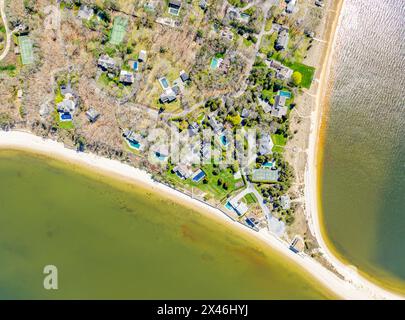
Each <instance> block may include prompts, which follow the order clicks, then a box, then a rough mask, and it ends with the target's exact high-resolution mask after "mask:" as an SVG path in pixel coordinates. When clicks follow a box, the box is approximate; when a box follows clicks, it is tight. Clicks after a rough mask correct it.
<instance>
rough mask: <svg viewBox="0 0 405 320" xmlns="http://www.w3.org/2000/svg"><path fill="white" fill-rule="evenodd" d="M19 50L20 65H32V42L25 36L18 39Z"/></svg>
mask: <svg viewBox="0 0 405 320" xmlns="http://www.w3.org/2000/svg"><path fill="white" fill-rule="evenodd" d="M18 42H19V44H20V50H21V61H22V64H24V65H25V64H31V63H34V52H33V50H32V42H31V40H30V38H28V37H27V36H21V37H19V38H18Z"/></svg>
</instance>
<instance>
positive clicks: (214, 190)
mask: <svg viewBox="0 0 405 320" xmlns="http://www.w3.org/2000/svg"><path fill="white" fill-rule="evenodd" d="M214 169H215V168H214V167H213V165H205V166H203V167H202V170H203V171H204V172H205V174H206V179H207V180H208V183H207V184H204V183H203V181H202V180H201V181H200V182H198V183H197V182H194V181H192V180H190V179H187V180H182V179H180V178H179V177H178V176H177V175H176V174H175V173H171V172H170V171H171V170H169V171H168V172H167V178H168V179H169V181H170V182H172V183H174V184H175V185H176V184H180V185H183V186H187V187H197V188H198V189H200V190H202V191H204V192H207V193H209V194H211V195H213V196H214V198H215V199H217V200H221V199H223V198H225V197H226V196H227V195H228V194H229V193H231V192H233V191H234V190H236V186H235V184H236V183H237V182H239V181H240V180H235V179H234V178H233V173H232V171H231V170H230V169H225V170H222V171H220V172H219V174H218V175H214V174H213V171H214ZM218 179H221V180H222V181H224V182H226V183H227V184H228V189H227V190H226V189H224V188H223V186H222V185H221V186H219V185H218V183H217V182H218Z"/></svg>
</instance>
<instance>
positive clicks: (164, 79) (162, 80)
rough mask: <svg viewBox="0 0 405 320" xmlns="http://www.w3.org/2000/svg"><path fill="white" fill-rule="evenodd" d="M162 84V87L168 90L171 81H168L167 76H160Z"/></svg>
mask: <svg viewBox="0 0 405 320" xmlns="http://www.w3.org/2000/svg"><path fill="white" fill-rule="evenodd" d="M159 82H160V85H161V86H162V88H163V89H164V90H166V89H167V88H169V81H167V79H166V78H160V79H159Z"/></svg>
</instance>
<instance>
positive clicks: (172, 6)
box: [169, 0, 181, 16]
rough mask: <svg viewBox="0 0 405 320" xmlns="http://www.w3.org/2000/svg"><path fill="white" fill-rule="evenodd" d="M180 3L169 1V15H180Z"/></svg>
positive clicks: (178, 0)
mask: <svg viewBox="0 0 405 320" xmlns="http://www.w3.org/2000/svg"><path fill="white" fill-rule="evenodd" d="M180 8H181V1H180V0H169V13H170V14H172V15H174V16H178V15H179V13H180Z"/></svg>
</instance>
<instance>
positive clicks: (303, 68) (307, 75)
mask: <svg viewBox="0 0 405 320" xmlns="http://www.w3.org/2000/svg"><path fill="white" fill-rule="evenodd" d="M284 64H285V65H286V66H287V67H289V68H291V69H293V70H294V71H298V72H300V73H301V74H302V82H301V85H302V86H303V87H304V88H307V89H309V88H310V87H311V84H312V79H313V78H314V74H315V68H314V67H311V66H307V65H305V64H303V63H299V62H295V63H291V62H288V61H285V62H284Z"/></svg>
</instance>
